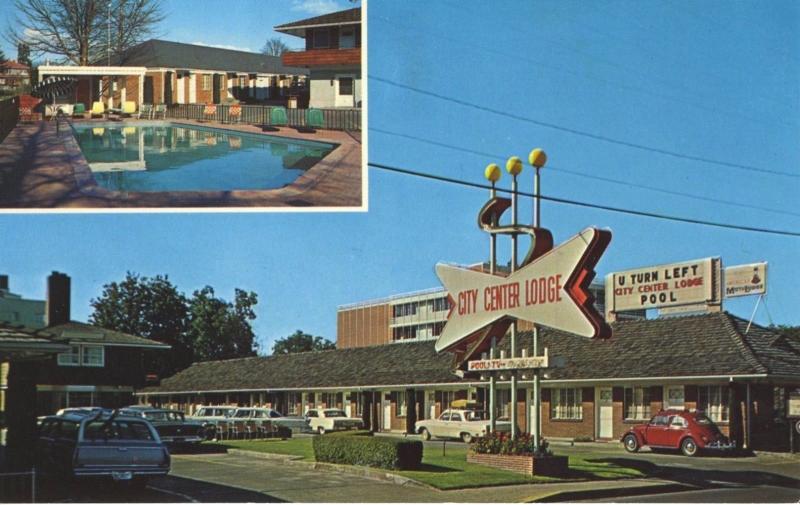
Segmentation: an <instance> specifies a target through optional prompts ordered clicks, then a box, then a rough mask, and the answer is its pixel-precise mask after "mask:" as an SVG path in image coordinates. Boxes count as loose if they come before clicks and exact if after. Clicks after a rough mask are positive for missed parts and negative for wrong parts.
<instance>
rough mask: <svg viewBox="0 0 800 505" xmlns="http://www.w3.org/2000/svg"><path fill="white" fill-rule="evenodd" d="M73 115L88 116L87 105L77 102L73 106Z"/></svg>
mask: <svg viewBox="0 0 800 505" xmlns="http://www.w3.org/2000/svg"><path fill="white" fill-rule="evenodd" d="M72 117H79V118H81V119H83V118H84V117H86V106H85V105H83V104H82V103H76V104H75V106H74V107H73V108H72Z"/></svg>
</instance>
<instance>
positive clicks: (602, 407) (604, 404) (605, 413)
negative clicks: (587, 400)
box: [597, 388, 614, 438]
mask: <svg viewBox="0 0 800 505" xmlns="http://www.w3.org/2000/svg"><path fill="white" fill-rule="evenodd" d="M597 410H598V413H597V419H598V426H597V432H598V438H613V436H614V428H613V425H614V402H613V400H612V389H611V388H597Z"/></svg>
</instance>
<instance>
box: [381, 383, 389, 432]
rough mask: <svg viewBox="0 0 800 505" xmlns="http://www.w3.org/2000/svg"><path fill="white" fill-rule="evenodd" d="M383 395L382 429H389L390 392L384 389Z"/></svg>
mask: <svg viewBox="0 0 800 505" xmlns="http://www.w3.org/2000/svg"><path fill="white" fill-rule="evenodd" d="M381 394H382V397H383V429H384V430H386V431H389V430H391V429H392V394H391V393H390V392H388V391H385V392H383V393H381Z"/></svg>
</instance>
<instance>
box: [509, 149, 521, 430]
mask: <svg viewBox="0 0 800 505" xmlns="http://www.w3.org/2000/svg"><path fill="white" fill-rule="evenodd" d="M506 171H507V172H508V173H509V174H511V226H512V229H513V231H512V233H511V273H512V274H513V273H514V272H515V271H516V270H517V230H516V229H514V228H516V226H517V217H518V210H519V206H518V200H519V195H518V194H517V176H518V175H519V174H521V173H522V160H520V159H519V158H518V157H516V156H512V157H510V158H509V159H508V161H506ZM516 353H517V321H516V319H515V320H514V321H513V322H512V323H511V350H510V354H511V357H512V358H516V357H517V355H516ZM510 417H511V437H512V438H514V437H516V436H517V373H516V371H513V370H512V371H511V416H510Z"/></svg>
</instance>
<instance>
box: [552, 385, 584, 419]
mask: <svg viewBox="0 0 800 505" xmlns="http://www.w3.org/2000/svg"><path fill="white" fill-rule="evenodd" d="M550 418H551V419H577V420H580V419H583V391H582V390H581V389H580V388H558V389H553V390H551V393H550Z"/></svg>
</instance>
